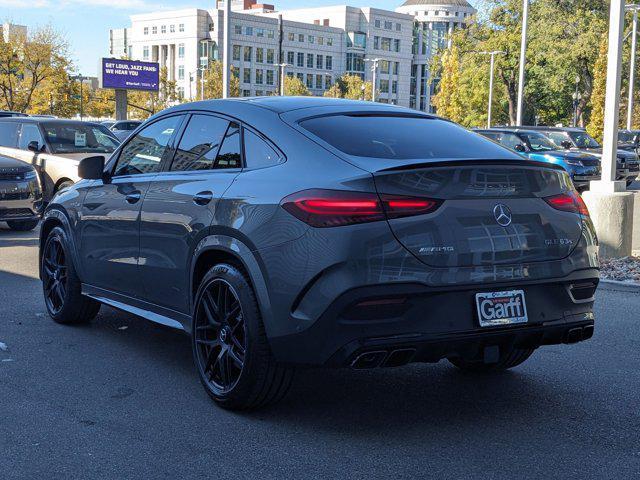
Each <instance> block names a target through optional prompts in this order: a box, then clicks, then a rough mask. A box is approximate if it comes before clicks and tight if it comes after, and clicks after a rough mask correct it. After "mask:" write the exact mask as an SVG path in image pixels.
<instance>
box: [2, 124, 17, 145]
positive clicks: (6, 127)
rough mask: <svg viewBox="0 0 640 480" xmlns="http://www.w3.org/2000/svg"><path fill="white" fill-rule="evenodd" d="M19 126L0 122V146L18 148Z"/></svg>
mask: <svg viewBox="0 0 640 480" xmlns="http://www.w3.org/2000/svg"><path fill="white" fill-rule="evenodd" d="M19 126H20V124H18V123H13V122H0V146H1V147H13V148H15V147H17V146H18V127H19Z"/></svg>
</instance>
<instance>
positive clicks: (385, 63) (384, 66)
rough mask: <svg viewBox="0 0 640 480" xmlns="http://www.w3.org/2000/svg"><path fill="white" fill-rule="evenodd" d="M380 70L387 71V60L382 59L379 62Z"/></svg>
mask: <svg viewBox="0 0 640 480" xmlns="http://www.w3.org/2000/svg"><path fill="white" fill-rule="evenodd" d="M380 72H381V73H387V74H388V73H389V60H382V61H381V62H380Z"/></svg>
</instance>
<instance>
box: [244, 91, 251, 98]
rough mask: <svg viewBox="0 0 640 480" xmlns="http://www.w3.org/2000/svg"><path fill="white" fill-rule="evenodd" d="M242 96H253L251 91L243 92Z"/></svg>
mask: <svg viewBox="0 0 640 480" xmlns="http://www.w3.org/2000/svg"><path fill="white" fill-rule="evenodd" d="M242 96H243V97H250V96H251V90H242Z"/></svg>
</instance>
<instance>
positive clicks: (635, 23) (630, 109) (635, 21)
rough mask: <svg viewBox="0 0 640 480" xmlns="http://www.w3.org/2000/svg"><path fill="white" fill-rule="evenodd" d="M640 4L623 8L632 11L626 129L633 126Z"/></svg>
mask: <svg viewBox="0 0 640 480" xmlns="http://www.w3.org/2000/svg"><path fill="white" fill-rule="evenodd" d="M639 9H640V5H627V6H626V7H625V10H627V11H632V12H633V29H632V30H631V62H630V64H629V100H628V103H627V130H631V128H632V126H633V100H634V99H633V96H634V93H635V92H634V90H635V82H636V40H637V33H638V10H639Z"/></svg>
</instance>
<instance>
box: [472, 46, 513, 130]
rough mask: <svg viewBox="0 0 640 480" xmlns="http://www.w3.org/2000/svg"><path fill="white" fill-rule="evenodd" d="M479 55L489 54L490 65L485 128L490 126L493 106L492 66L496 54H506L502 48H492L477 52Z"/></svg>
mask: <svg viewBox="0 0 640 480" xmlns="http://www.w3.org/2000/svg"><path fill="white" fill-rule="evenodd" d="M478 53H479V54H480V55H489V56H490V57H491V66H490V67H489V105H488V106H487V128H491V110H492V106H493V70H494V69H493V67H494V65H495V58H496V55H506V53H507V52H503V51H502V50H494V51H492V52H478Z"/></svg>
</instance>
